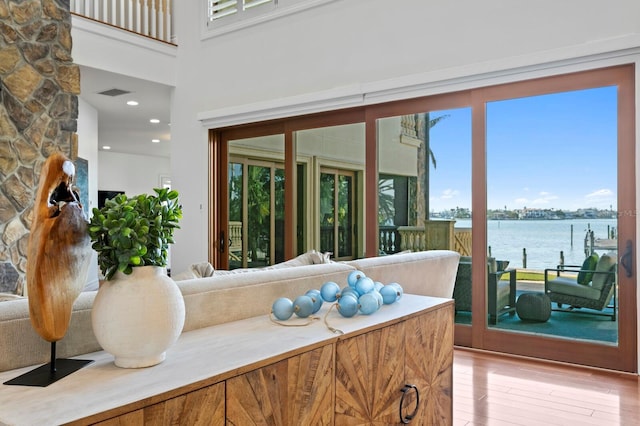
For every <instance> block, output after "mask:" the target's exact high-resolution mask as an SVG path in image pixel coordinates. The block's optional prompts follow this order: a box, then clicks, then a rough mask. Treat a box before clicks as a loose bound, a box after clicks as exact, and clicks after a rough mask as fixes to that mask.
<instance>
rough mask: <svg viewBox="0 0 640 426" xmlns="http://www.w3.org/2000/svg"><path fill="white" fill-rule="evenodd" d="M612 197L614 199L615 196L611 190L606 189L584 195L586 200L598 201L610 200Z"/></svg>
mask: <svg viewBox="0 0 640 426" xmlns="http://www.w3.org/2000/svg"><path fill="white" fill-rule="evenodd" d="M612 197H615V194H614V193H613V191H612V190H610V189H607V188H603V189H597V190H595V191H593V192H591V193H590V194H587V195H585V198H586V199H598V200H599V199H603V198H612Z"/></svg>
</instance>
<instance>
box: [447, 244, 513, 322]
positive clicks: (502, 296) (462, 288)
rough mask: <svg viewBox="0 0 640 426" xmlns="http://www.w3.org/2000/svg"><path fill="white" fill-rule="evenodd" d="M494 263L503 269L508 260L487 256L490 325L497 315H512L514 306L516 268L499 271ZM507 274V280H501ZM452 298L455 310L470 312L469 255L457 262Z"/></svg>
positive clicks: (496, 320) (496, 318)
mask: <svg viewBox="0 0 640 426" xmlns="http://www.w3.org/2000/svg"><path fill="white" fill-rule="evenodd" d="M496 264H500V265H501V269H504V268H506V265H507V264H508V262H504V261H502V262H496V261H495V259H493V258H489V259H488V262H487V309H488V313H489V324H492V325H495V324H497V322H498V317H500V316H501V315H503V314H506V313H507V312H508V313H509V315H514V314H515V308H516V270H515V269H511V270H508V271H504V270H500V271H499V270H498V266H496ZM507 275H508V276H509V280H508V281H505V280H501V278H502V277H505V276H507ZM453 298H454V299H455V309H456V312H458V311H465V312H471V257H469V256H462V257H461V258H460V263H458V274H457V275H456V283H455V287H454V288H453Z"/></svg>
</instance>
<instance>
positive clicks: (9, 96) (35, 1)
mask: <svg viewBox="0 0 640 426" xmlns="http://www.w3.org/2000/svg"><path fill="white" fill-rule="evenodd" d="M71 48H72V40H71V14H70V13H69V0H0V293H2V292H5V293H15V294H24V291H25V290H24V289H25V288H26V285H25V284H26V283H25V282H24V280H25V273H26V265H27V261H26V255H27V242H28V239H29V228H30V227H31V219H32V211H33V202H34V198H35V192H36V187H37V184H38V178H39V173H40V169H41V167H42V164H43V162H44V160H45V159H46V158H47V157H48V156H49V155H50V154H51V153H52V152H54V151H60V152H62V153H64V154H65V155H67V156H69V157H70V158H72V159H75V158H76V157H77V137H76V133H75V132H76V130H77V118H78V95H79V94H80V69H79V67H78V66H77V65H75V64H74V63H73V59H72V57H71Z"/></svg>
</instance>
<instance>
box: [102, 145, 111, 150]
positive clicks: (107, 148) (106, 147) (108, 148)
mask: <svg viewBox="0 0 640 426" xmlns="http://www.w3.org/2000/svg"><path fill="white" fill-rule="evenodd" d="M102 149H106V150H107V151H108V150H110V149H111V147H110V146H109V145H104V146H103V147H102Z"/></svg>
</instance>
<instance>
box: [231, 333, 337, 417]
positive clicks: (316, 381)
mask: <svg viewBox="0 0 640 426" xmlns="http://www.w3.org/2000/svg"><path fill="white" fill-rule="evenodd" d="M333 353H334V345H326V346H323V347H321V348H319V349H315V350H312V351H309V352H305V353H303V354H300V355H296V356H294V357H291V358H288V359H285V360H283V361H280V362H277V363H275V364H271V365H268V366H265V367H262V368H259V369H257V370H253V371H250V372H249V373H246V374H243V375H241V376H237V377H234V378H232V379H229V380H227V424H228V425H236V426H245V425H331V424H333V389H334V388H333V366H334V361H333V360H334V357H333Z"/></svg>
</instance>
